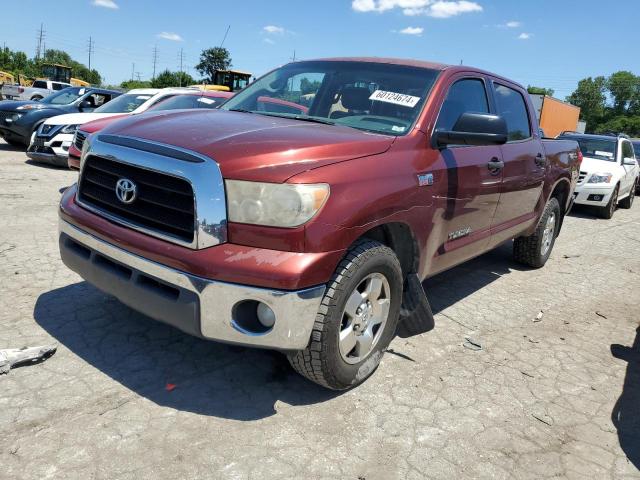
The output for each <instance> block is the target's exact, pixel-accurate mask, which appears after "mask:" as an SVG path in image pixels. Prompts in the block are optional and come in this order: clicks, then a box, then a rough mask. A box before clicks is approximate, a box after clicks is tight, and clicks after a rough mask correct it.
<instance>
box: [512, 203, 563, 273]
mask: <svg viewBox="0 0 640 480" xmlns="http://www.w3.org/2000/svg"><path fill="white" fill-rule="evenodd" d="M552 215H553V218H554V222H552V223H554V224H555V226H554V228H553V231H552V232H551V237H550V238H548V237H546V236H545V231H546V229H547V224H548V223H549V221H550V220H549V219H550V218H551V217H552ZM561 220H562V217H561V211H560V204H559V203H558V200H557V199H556V198H555V197H552V198H551V199H550V200H549V202H548V203H547V205H546V206H545V208H544V212H543V213H542V217H540V221H539V222H538V226H537V227H536V231H535V232H534V233H533V234H532V235H529V236H528V237H518V238H516V239H515V240H514V241H513V257H514V258H515V260H516V262H519V263H522V264H524V265H528V266H530V267H533V268H540V267H542V266H543V265H544V264H545V263H547V260H548V259H549V256H550V255H551V251H552V250H553V246H554V245H555V242H556V237H557V236H558V230H559V228H560V221H561ZM547 240H550V243H547Z"/></svg>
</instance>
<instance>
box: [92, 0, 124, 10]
mask: <svg viewBox="0 0 640 480" xmlns="http://www.w3.org/2000/svg"><path fill="white" fill-rule="evenodd" d="M92 5H93V6H94V7H104V8H111V9H113V10H117V9H118V8H120V7H118V4H117V3H116V2H114V1H113V0H93V2H92Z"/></svg>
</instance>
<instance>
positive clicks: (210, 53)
mask: <svg viewBox="0 0 640 480" xmlns="http://www.w3.org/2000/svg"><path fill="white" fill-rule="evenodd" d="M230 67H231V54H230V53H229V50H227V49H226V48H223V47H213V48H207V49H206V50H203V51H202V53H201V54H200V63H198V64H197V65H196V70H198V72H199V73H200V74H201V75H203V76H204V77H205V79H206V81H207V82H209V83H213V81H214V78H215V73H216V70H228V69H229V68H230Z"/></svg>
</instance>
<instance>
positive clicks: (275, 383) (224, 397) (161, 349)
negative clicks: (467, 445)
mask: <svg viewBox="0 0 640 480" xmlns="http://www.w3.org/2000/svg"><path fill="white" fill-rule="evenodd" d="M34 318H35V320H36V322H37V323H38V324H39V325H40V326H41V327H42V328H44V329H45V330H46V331H47V332H48V333H49V334H50V335H51V336H52V337H54V338H55V339H56V340H57V341H58V342H59V343H60V344H61V345H63V346H64V347H66V348H68V349H69V350H71V352H72V353H73V354H74V355H77V356H79V357H80V358H82V360H84V361H86V362H87V363H89V364H90V365H91V366H93V367H94V368H96V369H98V370H100V371H101V372H103V373H105V374H107V375H109V376H110V377H111V378H113V379H114V380H115V381H117V382H119V383H121V384H122V385H123V386H125V387H126V388H128V389H130V390H131V391H133V392H135V393H137V394H138V395H140V396H143V397H145V398H148V399H149V400H151V401H153V402H155V403H157V404H158V405H162V406H166V407H170V408H174V409H177V410H183V411H189V412H194V413H198V414H201V415H210V416H216V417H222V418H230V419H235V420H244V421H248V420H256V419H260V418H265V417H269V416H271V415H274V414H275V413H276V402H278V401H281V402H284V403H285V404H289V405H309V404H314V403H318V402H323V401H326V400H329V399H331V398H333V397H335V396H337V395H338V394H339V393H337V392H331V391H329V390H326V389H323V388H321V387H319V386H317V385H315V384H313V383H311V382H309V381H307V380H305V379H303V378H302V377H300V376H299V375H297V374H296V373H295V372H294V371H293V370H292V369H291V367H290V366H289V363H288V362H287V359H286V358H285V357H284V355H282V354H280V353H277V352H271V351H266V350H257V349H248V348H241V347H234V346H229V345H223V344H220V343H215V342H210V341H205V340H200V339H197V338H195V337H191V336H189V335H187V334H185V333H182V332H180V331H178V330H176V329H174V328H172V327H169V326H166V325H164V324H162V323H159V322H156V321H153V320H151V319H149V318H147V317H145V316H143V315H140V314H138V313H137V312H134V311H133V310H131V309H129V308H128V307H126V306H124V305H123V304H121V303H120V302H118V301H117V300H116V299H114V298H112V297H110V296H108V295H104V294H103V293H101V292H99V291H98V290H96V289H95V288H93V287H92V286H91V285H89V284H87V283H86V282H82V283H76V284H73V285H69V286H66V287H63V288H59V289H56V290H52V291H50V292H47V293H44V294H42V295H41V296H40V297H39V298H38V300H37V302H36V306H35V310H34ZM59 353H60V352H59ZM167 384H174V385H175V386H176V387H175V389H174V390H172V391H167V388H166V386H167Z"/></svg>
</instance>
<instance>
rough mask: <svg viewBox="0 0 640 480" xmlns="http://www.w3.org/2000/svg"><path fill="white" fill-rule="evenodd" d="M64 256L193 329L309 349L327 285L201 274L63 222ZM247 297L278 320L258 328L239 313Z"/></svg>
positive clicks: (156, 314) (128, 299)
mask: <svg viewBox="0 0 640 480" xmlns="http://www.w3.org/2000/svg"><path fill="white" fill-rule="evenodd" d="M59 246H60V255H61V257H62V261H63V262H64V263H65V265H67V266H68V267H69V268H70V269H71V270H73V271H75V272H76V273H78V274H79V275H80V276H81V277H83V278H84V279H86V280H87V281H88V282H89V283H91V284H93V285H95V286H96V287H97V288H99V289H100V290H103V291H105V292H106V293H109V294H111V295H114V296H115V297H116V298H118V299H119V300H120V301H122V302H123V303H124V304H126V305H128V306H130V307H131V308H133V309H135V310H138V311H140V312H141V313H144V314H145V315H148V316H150V317H152V318H154V319H156V320H159V321H162V322H164V323H168V324H170V325H173V326H175V327H177V328H179V329H181V330H183V331H185V332H187V333H189V334H191V335H195V336H198V337H202V338H206V339H210V340H216V341H220V342H225V343H233V344H238V345H245V346H251V347H262V348H270V349H277V350H301V349H304V348H305V347H306V346H307V344H308V342H309V338H310V336H311V331H312V328H313V323H314V321H315V317H316V313H317V311H318V308H319V307H320V302H321V301H322V296H323V295H324V291H325V285H320V286H316V287H311V288H306V289H303V290H297V291H287V290H274V289H267V288H259V287H252V286H247V285H240V284H233V283H227V282H221V281H217V280H211V279H206V278H202V277H197V276H194V275H191V274H189V273H186V272H182V271H179V270H176V269H174V268H171V267H168V266H165V265H162V264H160V263H156V262H154V261H151V260H147V259H146V258H143V257H141V256H138V255H135V254H133V253H130V252H128V251H126V250H123V249H122V248H120V247H117V246H115V245H112V244H111V243H108V242H106V241H104V240H101V239H99V238H97V237H95V236H93V235H91V234H89V233H87V232H85V231H83V230H81V229H79V228H77V227H75V226H73V225H71V224H70V223H68V222H67V221H65V220H64V219H62V218H61V219H60V222H59ZM243 301H258V302H263V303H265V304H267V305H268V306H269V307H270V308H271V309H272V310H273V312H274V313H275V318H276V321H275V324H274V326H273V327H272V328H271V329H270V330H268V331H266V332H264V333H256V332H255V331H248V330H247V329H246V328H243V327H242V326H241V325H240V324H239V323H238V322H237V321H236V319H234V315H235V314H234V312H235V310H236V309H235V308H234V307H235V306H236V305H237V304H238V303H239V302H243Z"/></svg>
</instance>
